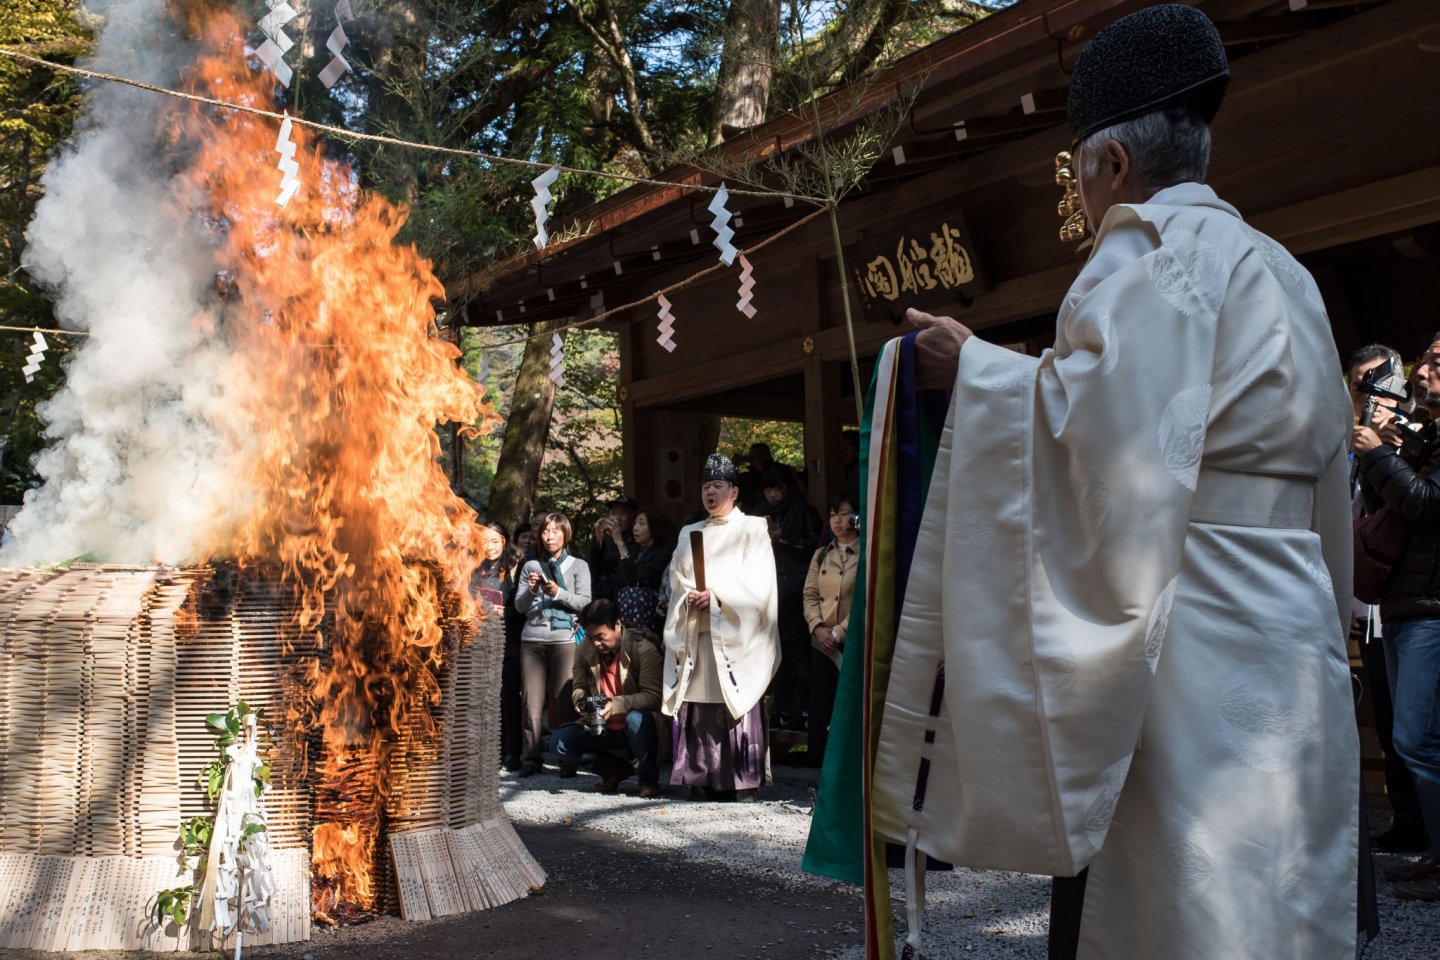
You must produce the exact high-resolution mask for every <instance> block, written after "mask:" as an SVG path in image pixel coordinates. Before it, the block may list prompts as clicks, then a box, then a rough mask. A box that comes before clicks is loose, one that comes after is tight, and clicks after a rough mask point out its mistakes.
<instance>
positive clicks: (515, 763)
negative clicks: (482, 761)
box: [500, 754, 520, 773]
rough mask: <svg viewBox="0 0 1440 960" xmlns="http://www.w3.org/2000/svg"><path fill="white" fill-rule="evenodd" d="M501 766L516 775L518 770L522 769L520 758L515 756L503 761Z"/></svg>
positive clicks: (512, 755)
mask: <svg viewBox="0 0 1440 960" xmlns="http://www.w3.org/2000/svg"><path fill="white" fill-rule="evenodd" d="M500 765H501V766H502V767H504V768H505V769H506V770H509V771H510V772H511V773H514V772H515V771H516V770H519V769H520V758H519V757H517V756H515V755H514V754H511V755H510V756H508V757H506V758H505V759H504V760H501V761H500Z"/></svg>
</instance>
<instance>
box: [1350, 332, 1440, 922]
mask: <svg viewBox="0 0 1440 960" xmlns="http://www.w3.org/2000/svg"><path fill="white" fill-rule="evenodd" d="M1347 372H1348V375H1349V380H1350V389H1351V397H1352V399H1353V401H1354V403H1355V413H1356V421H1357V422H1356V426H1355V432H1354V437H1353V441H1352V445H1351V451H1352V457H1353V462H1354V467H1353V471H1352V483H1351V487H1352V490H1351V492H1352V494H1353V497H1354V501H1353V503H1354V513H1355V516H1356V523H1355V572H1356V577H1355V594H1356V599H1355V606H1354V613H1355V618H1354V624H1353V631H1352V633H1353V636H1354V639H1355V640H1356V641H1357V642H1358V643H1359V644H1360V645H1361V647H1362V649H1363V655H1364V660H1365V664H1366V668H1367V669H1366V672H1367V674H1368V677H1369V681H1370V682H1369V684H1368V689H1369V692H1370V694H1371V706H1372V709H1373V713H1374V717H1375V725H1376V732H1377V734H1378V738H1379V740H1380V743H1381V746H1382V749H1383V750H1384V752H1385V754H1386V766H1385V775H1386V776H1385V779H1386V793H1387V794H1388V796H1389V799H1390V805H1391V807H1392V809H1393V810H1394V813H1395V817H1394V822H1393V826H1392V827H1391V828H1390V829H1389V830H1388V831H1386V832H1385V833H1383V834H1380V835H1378V836H1376V837H1374V838H1372V842H1373V843H1374V844H1375V845H1376V846H1377V847H1379V848H1380V849H1382V850H1389V851H1395V852H1419V853H1424V854H1425V856H1424V857H1423V858H1422V859H1420V860H1419V861H1417V862H1414V863H1404V864H1401V865H1398V866H1394V867H1391V868H1389V869H1387V870H1386V871H1385V874H1386V877H1387V878H1388V879H1390V880H1392V881H1394V883H1395V886H1394V891H1395V894H1396V895H1397V896H1399V897H1401V898H1402V899H1410V900H1424V901H1440V874H1437V867H1440V709H1437V708H1440V699H1437V694H1440V477H1437V476H1436V475H1435V472H1436V469H1437V467H1440V333H1437V334H1436V335H1435V336H1434V337H1433V338H1432V340H1431V343H1430V345H1429V347H1428V348H1427V349H1426V350H1425V352H1424V353H1423V354H1422V355H1421V356H1420V357H1419V359H1418V360H1416V362H1415V365H1414V368H1413V370H1412V371H1411V373H1410V375H1409V377H1408V378H1407V377H1406V376H1405V374H1404V371H1403V365H1402V361H1401V357H1400V354H1399V353H1398V352H1397V351H1395V350H1394V349H1392V348H1390V347H1387V346H1384V345H1380V344H1375V345H1372V346H1369V347H1365V348H1363V349H1361V350H1360V351H1358V352H1357V353H1355V354H1354V356H1353V357H1352V358H1351V360H1350V365H1349V368H1348V371H1347Z"/></svg>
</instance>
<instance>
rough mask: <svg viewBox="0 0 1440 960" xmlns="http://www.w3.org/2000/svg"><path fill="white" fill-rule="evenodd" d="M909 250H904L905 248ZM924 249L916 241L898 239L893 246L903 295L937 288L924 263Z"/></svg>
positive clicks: (928, 266)
mask: <svg viewBox="0 0 1440 960" xmlns="http://www.w3.org/2000/svg"><path fill="white" fill-rule="evenodd" d="M907 245H908V247H909V249H906V247H907ZM925 257H926V253H925V248H924V247H922V246H920V241H918V240H907V239H905V238H904V237H901V238H900V242H899V243H898V244H896V245H895V262H896V263H897V264H899V266H900V290H901V292H904V293H920V292H922V291H925V290H934V289H935V287H936V286H937V284H936V282H935V275H934V274H933V273H932V272H931V271H930V264H928V263H926V262H924V261H925Z"/></svg>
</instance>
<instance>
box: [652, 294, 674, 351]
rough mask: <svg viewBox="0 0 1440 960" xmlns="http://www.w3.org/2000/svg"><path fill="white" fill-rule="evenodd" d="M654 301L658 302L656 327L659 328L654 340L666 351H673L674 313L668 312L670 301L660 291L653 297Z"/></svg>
mask: <svg viewBox="0 0 1440 960" xmlns="http://www.w3.org/2000/svg"><path fill="white" fill-rule="evenodd" d="M655 302H656V303H658V304H660V313H659V316H660V326H659V328H658V329H659V330H660V336H658V337H657V338H656V339H655V342H656V343H658V344H660V346H662V347H664V348H665V351H666V352H667V353H674V352H675V315H674V314H673V313H671V312H670V301H669V300H668V299H666V297H665V294H663V293H662V294H660V296H658V297H656V298H655Z"/></svg>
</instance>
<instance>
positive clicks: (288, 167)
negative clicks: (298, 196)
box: [275, 110, 300, 207]
mask: <svg viewBox="0 0 1440 960" xmlns="http://www.w3.org/2000/svg"><path fill="white" fill-rule="evenodd" d="M290 126H291V125H290V111H288V110H287V111H285V119H284V120H282V121H280V135H279V136H278V137H276V138H275V152H276V153H278V154H280V160H279V162H278V163H277V164H276V166H278V167H279V168H280V174H281V176H280V196H278V197H276V198H275V202H276V203H278V204H279V205H280V206H282V207H283V206H285V205H286V204H287V203H289V202H290V198H291V197H293V196H295V191H297V190H299V189H300V164H298V163H296V162H295V141H294V140H291V139H290Z"/></svg>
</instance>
